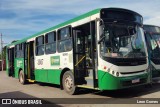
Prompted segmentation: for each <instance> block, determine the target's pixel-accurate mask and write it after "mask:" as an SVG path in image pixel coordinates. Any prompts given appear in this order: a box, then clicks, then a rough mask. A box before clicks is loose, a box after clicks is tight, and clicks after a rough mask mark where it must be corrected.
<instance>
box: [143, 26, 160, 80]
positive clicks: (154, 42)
mask: <svg viewBox="0 0 160 107" xmlns="http://www.w3.org/2000/svg"><path fill="white" fill-rule="evenodd" d="M143 28H144V33H145V38H146V44H147V48H148V59H149V70H150V80H151V82H153V81H152V80H159V79H160V27H158V26H154V25H144V27H143Z"/></svg>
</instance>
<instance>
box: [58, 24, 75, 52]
mask: <svg viewBox="0 0 160 107" xmlns="http://www.w3.org/2000/svg"><path fill="white" fill-rule="evenodd" d="M65 28H68V29H69V33H70V36H69V37H68V38H65V39H61V30H62V29H65ZM67 40H71V46H72V48H71V50H72V49H73V41H72V26H71V25H69V26H66V27H63V28H60V29H58V30H57V51H58V53H62V52H69V51H71V50H67V51H65V50H64V51H60V50H59V43H60V42H61V41H67Z"/></svg>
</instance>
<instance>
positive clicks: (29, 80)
mask: <svg viewBox="0 0 160 107" xmlns="http://www.w3.org/2000/svg"><path fill="white" fill-rule="evenodd" d="M27 80H28V81H29V82H35V80H31V79H27Z"/></svg>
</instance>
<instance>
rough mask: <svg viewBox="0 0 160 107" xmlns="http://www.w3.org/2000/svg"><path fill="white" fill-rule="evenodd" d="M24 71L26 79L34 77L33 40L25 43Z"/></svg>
mask: <svg viewBox="0 0 160 107" xmlns="http://www.w3.org/2000/svg"><path fill="white" fill-rule="evenodd" d="M25 72H26V74H27V78H28V79H32V80H34V79H35V76H34V41H30V42H28V43H26V45H25Z"/></svg>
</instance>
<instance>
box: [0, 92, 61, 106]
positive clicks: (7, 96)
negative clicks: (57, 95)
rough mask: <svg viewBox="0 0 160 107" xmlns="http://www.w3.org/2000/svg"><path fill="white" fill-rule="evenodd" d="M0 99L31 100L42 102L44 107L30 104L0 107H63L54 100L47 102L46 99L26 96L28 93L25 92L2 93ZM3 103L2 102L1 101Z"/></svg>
mask: <svg viewBox="0 0 160 107" xmlns="http://www.w3.org/2000/svg"><path fill="white" fill-rule="evenodd" d="M0 98H2V99H17V100H26V99H29V100H37V99H38V100H42V105H36V104H29V105H25V104H23V105H21V104H11V105H5V106H4V105H0V107H1V106H4V107H17V106H18V107H22V106H23V107H36V106H38V107H44V106H45V107H50V106H51V107H53V106H56V107H62V106H60V105H57V104H55V103H54V100H52V102H50V101H47V100H46V99H43V98H37V97H34V96H31V95H29V94H26V93H23V92H20V91H13V92H6V93H0ZM0 102H1V101H0Z"/></svg>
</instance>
